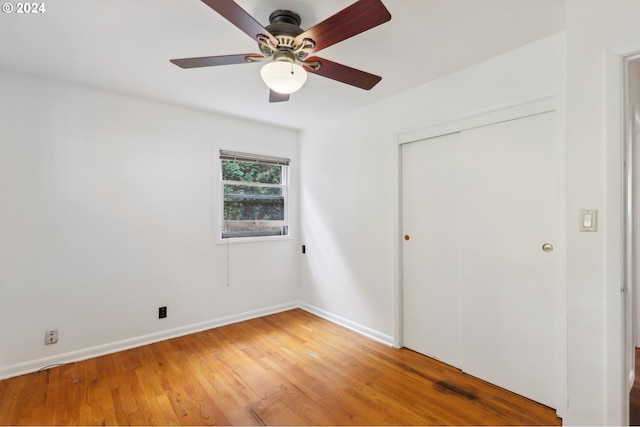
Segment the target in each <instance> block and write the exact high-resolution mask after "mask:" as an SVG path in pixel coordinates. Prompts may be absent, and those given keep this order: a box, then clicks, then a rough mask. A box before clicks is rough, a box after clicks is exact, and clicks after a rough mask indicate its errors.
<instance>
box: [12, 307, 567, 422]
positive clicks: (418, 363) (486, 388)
mask: <svg viewBox="0 0 640 427" xmlns="http://www.w3.org/2000/svg"><path fill="white" fill-rule="evenodd" d="M560 424H561V420H560V419H559V418H557V417H556V415H555V412H554V411H553V410H552V409H549V408H547V407H544V406H542V405H539V404H537V403H535V402H532V401H530V400H528V399H525V398H523V397H521V396H517V395H514V394H512V393H509V392H507V391H505V390H503V389H501V388H498V387H495V386H493V385H490V384H488V383H486V382H483V381H480V380H478V379H476V378H473V377H470V376H468V375H466V374H463V373H461V372H460V371H459V370H457V369H454V368H452V367H450V366H447V365H445V364H442V363H439V362H437V361H434V360H432V359H430V358H427V357H425V356H422V355H419V354H417V353H415V352H412V351H410V350H407V349H394V348H390V347H388V346H386V345H384V344H380V343H377V342H375V341H372V340H369V339H367V338H365V337H362V336H360V335H359V334H357V333H354V332H352V331H349V330H347V329H345V328H342V327H340V326H338V325H335V324H333V323H331V322H328V321H326V320H324V319H321V318H318V317H316V316H314V315H312V314H310V313H308V312H305V311H303V310H291V311H287V312H283V313H279V314H275V315H271V316H266V317H263V318H259V319H254V320H250V321H246V322H242V323H237V324H234V325H229V326H224V327H220V328H216V329H212V330H209V331H205V332H201V333H197V334H193V335H189V336H185V337H182V338H176V339H172V340H167V341H163V342H160V343H156V344H152V345H148V346H144V347H140V348H136V349H132V350H127V351H122V352H118V353H114V354H110V355H106V356H101V357H97V358H94V359H89V360H86V361H82V362H77V363H73V364H69V365H65V366H61V367H57V368H52V369H49V370H46V371H42V372H38V373H32V374H28V375H23V376H20V377H15V378H9V379H6V380H4V381H0V425H44V426H47V425H560Z"/></svg>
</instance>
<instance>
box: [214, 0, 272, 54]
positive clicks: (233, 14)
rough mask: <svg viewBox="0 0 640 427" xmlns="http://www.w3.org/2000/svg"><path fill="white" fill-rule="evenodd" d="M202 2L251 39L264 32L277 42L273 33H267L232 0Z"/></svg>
mask: <svg viewBox="0 0 640 427" xmlns="http://www.w3.org/2000/svg"><path fill="white" fill-rule="evenodd" d="M202 2H203V3H204V4H206V5H207V6H209V7H210V8H211V9H213V10H215V11H216V12H218V13H219V14H220V15H222V17H223V18H225V19H226V20H227V21H229V22H231V23H232V24H233V25H235V26H236V27H238V28H240V29H241V30H242V31H244V32H245V33H246V34H247V35H248V36H249V37H251V38H252V39H254V40H256V38H257V36H258V35H259V34H264V35H265V36H267V37H269V38H270V39H271V41H272V42H273V43H274V44H275V45H277V44H278V40H276V38H275V37H273V35H271V34H269V32H268V31H267V30H265V28H264V27H263V26H262V25H260V23H259V22H258V21H256V20H255V19H253V16H251V15H249V14H248V13H247V12H246V11H245V10H244V9H243V8H241V7H240V6H238V5H237V4H236V2H234V1H233V0H202Z"/></svg>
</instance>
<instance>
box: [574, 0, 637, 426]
mask: <svg viewBox="0 0 640 427" xmlns="http://www.w3.org/2000/svg"><path fill="white" fill-rule="evenodd" d="M638 16H640V2H638V1H635V0H613V1H611V0H607V1H605V0H568V1H567V13H566V19H567V25H566V28H567V82H568V83H567V100H568V105H567V113H568V114H567V157H568V162H567V223H568V224H576V218H577V215H578V210H579V209H599V210H600V219H601V221H600V224H601V226H600V232H599V233H580V232H578V229H577V226H575V227H571V226H569V228H568V232H567V260H568V265H567V286H568V313H569V318H568V326H567V327H568V344H569V346H568V357H569V366H568V387H569V410H570V412H569V413H570V415H571V417H570V419H569V420H570V421H571V423H573V424H604V423H607V424H624V423H627V422H628V420H627V419H626V417H625V414H624V411H625V408H624V405H623V394H624V392H623V390H624V382H623V381H622V376H623V354H622V345H621V341H622V337H623V334H622V330H621V324H622V322H621V321H622V304H621V293H620V287H621V280H622V269H621V263H622V259H621V258H622V257H621V247H622V246H621V242H622V240H621V230H622V210H621V207H622V201H621V183H622V169H621V149H620V148H621V135H618V133H619V132H616V129H619V127H620V123H621V120H618V119H621V118H620V117H618V118H616V117H615V116H616V114H618V112H617V110H618V109H619V103H617V102H613V103H611V102H609V100H611V99H615V98H616V96H617V97H618V98H619V94H618V93H616V92H618V91H619V90H620V88H619V87H611V85H610V84H609V83H608V82H609V81H611V79H614V80H615V79H617V78H618V76H615V75H611V72H609V73H607V70H608V61H607V58H608V54H607V52H608V51H610V50H611V49H614V48H615V47H616V46H621V45H623V44H627V43H631V42H633V41H634V40H635V43H636V44H638V41H640V26H638ZM614 86H615V85H614Z"/></svg>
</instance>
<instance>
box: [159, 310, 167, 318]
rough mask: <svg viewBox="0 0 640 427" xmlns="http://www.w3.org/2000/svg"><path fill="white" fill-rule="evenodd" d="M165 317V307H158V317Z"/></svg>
mask: <svg viewBox="0 0 640 427" xmlns="http://www.w3.org/2000/svg"><path fill="white" fill-rule="evenodd" d="M165 317H167V307H159V308H158V319H164V318H165Z"/></svg>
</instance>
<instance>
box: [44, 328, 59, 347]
mask: <svg viewBox="0 0 640 427" xmlns="http://www.w3.org/2000/svg"><path fill="white" fill-rule="evenodd" d="M57 342H58V330H57V329H54V330H52V331H47V332H46V334H45V336H44V343H45V344H47V345H49V344H55V343H57Z"/></svg>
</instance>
